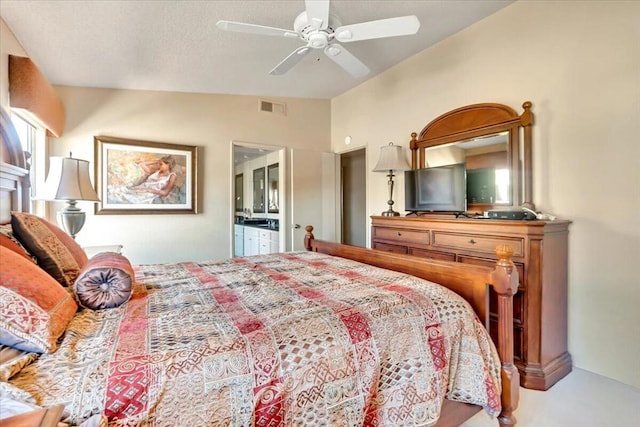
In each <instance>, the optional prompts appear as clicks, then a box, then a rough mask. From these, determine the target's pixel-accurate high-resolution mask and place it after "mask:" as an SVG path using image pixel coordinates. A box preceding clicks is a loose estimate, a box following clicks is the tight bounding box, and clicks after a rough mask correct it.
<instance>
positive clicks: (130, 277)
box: [74, 252, 135, 310]
mask: <svg viewBox="0 0 640 427" xmlns="http://www.w3.org/2000/svg"><path fill="white" fill-rule="evenodd" d="M134 282H135V274H134V272H133V267H131V263H130V262H129V260H128V259H127V258H126V257H125V256H124V255H121V254H119V253H116V252H101V253H99V254H97V255H95V256H94V257H93V258H91V259H90V260H89V262H88V263H87V265H86V266H85V267H84V268H83V269H82V271H81V272H80V275H79V276H78V280H76V283H75V285H74V291H75V293H76V300H77V301H78V304H79V305H80V306H81V307H84V308H89V309H91V310H102V309H105V308H114V307H118V306H120V305H122V304H124V303H125V302H127V301H129V298H131V294H132V289H133V284H134Z"/></svg>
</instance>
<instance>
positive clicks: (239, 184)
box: [234, 173, 244, 212]
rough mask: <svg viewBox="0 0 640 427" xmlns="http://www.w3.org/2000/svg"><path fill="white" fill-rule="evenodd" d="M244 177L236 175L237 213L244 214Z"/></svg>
mask: <svg viewBox="0 0 640 427" xmlns="http://www.w3.org/2000/svg"><path fill="white" fill-rule="evenodd" d="M243 187H244V176H243V174H241V173H239V174H237V175H236V182H235V189H234V194H235V200H236V208H235V209H236V212H242V210H243V209H244V200H243V199H244V197H243V196H244V188H243Z"/></svg>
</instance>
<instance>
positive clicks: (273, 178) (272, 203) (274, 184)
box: [267, 163, 280, 213]
mask: <svg viewBox="0 0 640 427" xmlns="http://www.w3.org/2000/svg"><path fill="white" fill-rule="evenodd" d="M279 174H280V168H279V167H278V163H274V164H272V165H269V166H268V167H267V182H268V187H267V188H268V201H269V213H278V212H279V210H280V207H279V206H280V200H279V197H280V195H279V188H278V187H279V179H278V178H279Z"/></svg>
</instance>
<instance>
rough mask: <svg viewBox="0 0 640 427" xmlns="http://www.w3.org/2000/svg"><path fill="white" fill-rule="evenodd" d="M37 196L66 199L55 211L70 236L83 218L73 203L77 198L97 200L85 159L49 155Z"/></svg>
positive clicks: (76, 231)
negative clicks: (43, 178) (42, 182)
mask: <svg viewBox="0 0 640 427" xmlns="http://www.w3.org/2000/svg"><path fill="white" fill-rule="evenodd" d="M38 198H39V199H44V200H50V201H54V200H66V201H67V206H66V207H65V208H64V209H63V210H61V211H59V212H58V221H59V222H60V223H61V224H62V228H64V230H65V231H66V232H67V234H69V235H70V236H71V237H73V238H74V239H75V238H76V234H78V232H80V230H81V229H82V226H83V225H84V221H85V213H84V211H82V210H81V209H80V208H78V207H77V206H76V203H77V202H78V201H80V200H84V201H91V202H99V201H100V199H99V198H98V195H97V194H96V192H95V190H94V189H93V186H92V185H91V179H90V178H89V162H88V161H86V160H80V159H74V158H72V157H71V153H69V157H50V158H49V174H48V175H47V180H46V181H45V184H44V190H43V191H42V193H41V195H40V197H38Z"/></svg>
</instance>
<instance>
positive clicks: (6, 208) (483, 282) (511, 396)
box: [0, 111, 520, 427]
mask: <svg viewBox="0 0 640 427" xmlns="http://www.w3.org/2000/svg"><path fill="white" fill-rule="evenodd" d="M0 139H1V140H2V141H1V142H2V151H1V152H0V153H1V154H2V161H1V162H0V223H2V224H4V223H8V222H10V221H11V211H27V210H28V207H29V198H28V197H29V196H28V194H29V193H28V188H29V171H28V164H27V163H26V158H25V155H24V153H23V152H22V149H21V145H20V142H19V140H18V137H17V135H16V133H15V130H14V129H13V126H12V124H11V121H10V120H9V117H8V115H7V114H6V112H4V111H2V114H1V121H0ZM306 230H307V234H306V236H305V247H306V248H307V250H310V251H315V252H321V253H326V254H329V255H336V256H340V257H343V258H349V259H352V260H355V261H359V262H363V263H366V264H370V265H374V266H378V267H382V268H387V269H390V270H395V271H399V272H402V273H407V274H411V275H413V276H417V277H421V278H424V279H427V280H430V281H433V282H436V283H439V284H441V285H444V286H446V287H447V288H449V289H451V290H453V291H454V292H456V293H458V294H459V295H461V296H462V297H464V298H465V299H466V300H467V301H469V303H470V304H471V306H472V307H473V308H474V310H475V311H476V313H477V314H478V317H479V318H480V319H481V320H483V322H484V324H485V326H488V321H489V310H488V307H489V286H492V287H493V289H494V290H495V292H496V293H497V294H498V324H499V325H498V327H499V333H498V343H497V346H496V347H497V349H498V354H499V355H500V360H501V362H502V369H501V379H502V396H501V401H502V412H501V413H500V415H499V417H498V421H499V423H500V425H501V426H513V425H515V424H516V418H515V416H514V414H513V412H514V410H515V409H516V407H517V406H518V389H519V384H520V381H519V375H518V370H517V368H516V367H515V365H514V363H513V327H512V325H513V295H514V294H515V292H516V291H517V289H518V273H517V270H516V268H515V266H514V264H513V262H511V255H512V250H511V248H510V247H508V246H503V247H498V248H497V249H496V254H497V255H498V262H497V264H496V267H495V269H491V268H488V267H481V266H474V265H468V264H460V263H454V262H448V261H435V260H428V259H425V258H419V257H414V256H411V255H398V254H394V253H391V252H383V251H377V250H373V249H366V248H360V247H355V246H348V245H342V244H338V243H332V242H326V241H322V240H316V239H315V238H314V236H313V233H312V231H313V227H312V226H307V227H306ZM481 409H482V408H481V407H479V406H476V405H470V404H465V403H460V402H454V401H449V400H445V402H444V405H443V408H442V413H441V417H440V419H439V421H438V423H437V425H438V426H446V427H450V426H456V425H459V424H461V423H463V422H464V421H466V420H468V419H469V418H471V417H472V416H473V415H474V414H476V413H477V412H479V411H480V410H481Z"/></svg>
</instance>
